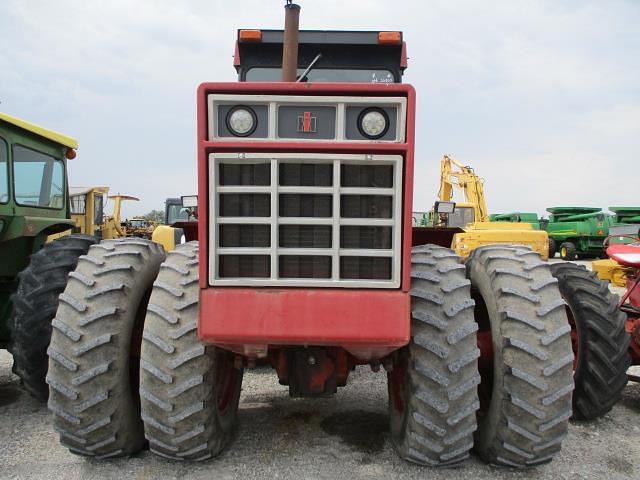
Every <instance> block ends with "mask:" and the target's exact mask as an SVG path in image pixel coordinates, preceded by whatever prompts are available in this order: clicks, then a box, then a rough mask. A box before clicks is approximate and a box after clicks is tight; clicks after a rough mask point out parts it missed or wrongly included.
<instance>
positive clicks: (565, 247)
mask: <svg viewBox="0 0 640 480" xmlns="http://www.w3.org/2000/svg"><path fill="white" fill-rule="evenodd" d="M547 211H548V212H549V213H550V214H551V215H550V216H549V223H548V224H547V227H546V229H547V233H548V234H549V257H551V258H552V257H553V256H555V254H556V252H558V253H559V254H560V258H562V259H563V260H576V259H578V258H593V257H596V258H597V257H602V256H603V255H604V246H603V242H604V239H605V238H606V237H607V236H608V235H609V226H610V224H611V216H610V215H608V214H606V213H604V212H602V209H601V208H591V207H553V208H547Z"/></svg>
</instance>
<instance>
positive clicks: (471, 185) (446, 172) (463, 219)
mask: <svg viewBox="0 0 640 480" xmlns="http://www.w3.org/2000/svg"><path fill="white" fill-rule="evenodd" d="M456 189H457V190H459V191H461V192H462V194H463V196H464V202H455V203H454V202H453V194H454V190H456ZM438 199H439V202H438V204H440V205H439V206H438V207H437V208H435V209H434V211H433V213H431V217H432V223H433V226H434V227H436V228H437V227H447V228H459V229H461V231H460V232H458V233H455V234H454V235H453V240H452V242H451V248H452V249H453V250H455V252H456V253H457V254H458V255H460V256H462V257H466V256H468V255H469V254H470V253H471V251H472V250H475V249H476V248H478V247H480V246H482V245H488V244H496V243H502V244H511V245H527V246H529V247H531V248H532V249H533V250H534V251H536V252H538V253H540V255H542V257H543V258H544V259H545V260H546V259H547V258H548V257H549V236H548V235H547V232H545V231H542V230H534V229H533V227H532V226H531V224H528V223H511V222H491V221H489V211H488V209H487V202H486V200H485V196H484V185H483V180H482V179H481V178H480V177H479V176H478V175H477V174H476V173H475V171H474V170H473V168H471V167H470V166H468V165H463V164H462V163H460V162H458V161H457V160H455V159H453V158H451V157H450V156H448V155H444V156H443V157H442V160H441V162H440V191H439V192H438ZM447 206H448V207H447ZM443 207H444V208H443ZM447 208H448V211H447ZM443 210H444V211H443Z"/></svg>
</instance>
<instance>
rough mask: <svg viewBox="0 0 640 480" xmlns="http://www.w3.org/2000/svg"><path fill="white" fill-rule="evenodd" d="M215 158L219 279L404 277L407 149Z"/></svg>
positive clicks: (375, 284) (299, 282)
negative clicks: (392, 152)
mask: <svg viewBox="0 0 640 480" xmlns="http://www.w3.org/2000/svg"><path fill="white" fill-rule="evenodd" d="M210 159H211V166H210V174H211V175H212V179H211V182H210V184H211V185H212V188H213V189H214V191H213V193H212V199H214V200H213V202H212V204H211V207H212V208H211V210H210V211H211V212H212V215H211V218H210V222H211V224H212V228H213V230H212V232H213V233H212V235H213V237H212V244H211V245H212V246H213V248H214V249H215V251H214V252H213V254H212V255H211V257H210V258H211V259H212V260H211V262H212V267H213V268H212V270H211V271H212V272H214V273H213V275H211V274H210V282H211V283H212V285H217V284H220V285H265V286H269V285H273V286H322V287H340V286H342V287H356V288H362V287H365V288H366V287H370V288H397V287H399V285H400V239H401V236H400V225H401V218H400V217H401V194H402V189H401V185H400V184H399V183H398V182H399V180H400V179H401V178H402V157H400V156H398V155H363V154H350V155H347V154H345V155H337V154H306V153H305V154H303V153H300V154H286V153H273V154H265V153H262V154H260V153H245V154H241V155H238V154H229V153H224V154H211V155H210Z"/></svg>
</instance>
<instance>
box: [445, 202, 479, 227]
mask: <svg viewBox="0 0 640 480" xmlns="http://www.w3.org/2000/svg"><path fill="white" fill-rule="evenodd" d="M473 222H474V214H473V208H471V207H456V209H455V211H454V212H453V213H451V214H449V218H448V221H447V226H449V227H458V228H463V227H465V226H467V225H468V224H469V223H473Z"/></svg>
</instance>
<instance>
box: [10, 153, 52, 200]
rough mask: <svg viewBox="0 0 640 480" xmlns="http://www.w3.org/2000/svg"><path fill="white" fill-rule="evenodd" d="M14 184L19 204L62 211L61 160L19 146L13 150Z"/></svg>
mask: <svg viewBox="0 0 640 480" xmlns="http://www.w3.org/2000/svg"><path fill="white" fill-rule="evenodd" d="M13 183H14V194H15V198H16V203H18V204H20V205H25V206H29V207H45V208H57V209H60V208H62V207H63V206H64V167H63V164H62V161H60V160H58V159H56V158H54V157H51V156H49V155H45V154H44V153H40V152H36V151H35V150H31V149H29V148H26V147H22V146H20V145H15V146H14V147H13Z"/></svg>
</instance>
